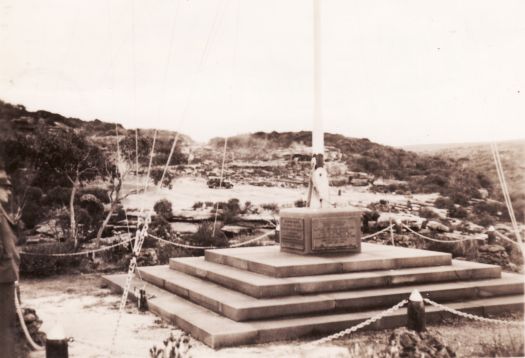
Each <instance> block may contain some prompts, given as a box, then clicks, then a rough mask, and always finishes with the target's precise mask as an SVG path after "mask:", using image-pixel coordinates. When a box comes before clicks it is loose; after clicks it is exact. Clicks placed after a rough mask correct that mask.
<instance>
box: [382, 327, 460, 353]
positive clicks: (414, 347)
mask: <svg viewBox="0 0 525 358" xmlns="http://www.w3.org/2000/svg"><path fill="white" fill-rule="evenodd" d="M388 341H389V343H388V348H387V351H388V353H389V354H390V356H391V357H407V358H412V357H413V358H419V357H437V358H449V357H450V358H451V357H456V353H455V352H454V351H453V350H452V349H451V348H450V347H448V346H447V345H446V343H445V340H444V338H443V337H442V336H441V335H440V334H439V333H438V332H433V331H426V332H419V333H418V332H415V331H412V330H409V329H407V328H398V329H396V330H395V331H394V332H392V334H391V335H390V338H389V340H388ZM385 353H386V352H385Z"/></svg>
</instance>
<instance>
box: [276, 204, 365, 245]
mask: <svg viewBox="0 0 525 358" xmlns="http://www.w3.org/2000/svg"><path fill="white" fill-rule="evenodd" d="M280 215H281V232H280V234H281V250H282V251H286V252H291V253H297V254H301V255H312V254H341V253H352V252H361V211H359V210H356V209H353V208H326V209H312V208H293V209H283V210H281V213H280Z"/></svg>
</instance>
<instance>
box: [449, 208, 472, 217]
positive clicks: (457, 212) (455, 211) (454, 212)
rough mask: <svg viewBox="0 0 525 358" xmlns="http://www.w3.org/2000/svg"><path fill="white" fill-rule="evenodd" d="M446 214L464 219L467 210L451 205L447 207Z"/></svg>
mask: <svg viewBox="0 0 525 358" xmlns="http://www.w3.org/2000/svg"><path fill="white" fill-rule="evenodd" d="M448 216H449V217H451V218H456V219H465V218H466V217H467V216H468V212H467V210H465V209H464V208H462V207H461V206H455V205H453V206H451V207H450V208H449V209H448Z"/></svg>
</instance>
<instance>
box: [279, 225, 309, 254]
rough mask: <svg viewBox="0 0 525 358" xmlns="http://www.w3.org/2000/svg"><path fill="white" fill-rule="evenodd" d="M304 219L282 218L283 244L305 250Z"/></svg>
mask: <svg viewBox="0 0 525 358" xmlns="http://www.w3.org/2000/svg"><path fill="white" fill-rule="evenodd" d="M304 243H305V240H304V219H300V218H282V219H281V245H282V246H284V247H288V248H291V249H294V250H301V251H302V250H304Z"/></svg>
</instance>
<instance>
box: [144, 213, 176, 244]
mask: <svg viewBox="0 0 525 358" xmlns="http://www.w3.org/2000/svg"><path fill="white" fill-rule="evenodd" d="M149 232H150V233H151V234H152V235H154V236H157V237H160V238H161V239H164V240H170V239H171V238H172V236H173V230H172V229H171V225H170V223H169V222H168V221H167V220H166V219H165V218H164V216H162V215H157V216H155V217H154V218H153V219H152V220H151V223H150V224H149ZM157 241H158V240H156V239H154V238H146V239H145V240H144V247H155V246H157Z"/></svg>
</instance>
